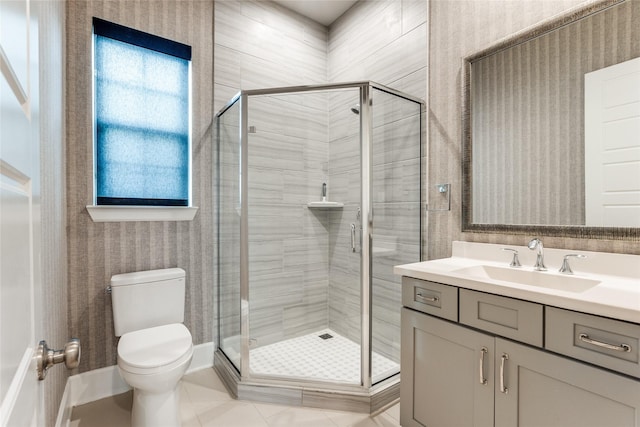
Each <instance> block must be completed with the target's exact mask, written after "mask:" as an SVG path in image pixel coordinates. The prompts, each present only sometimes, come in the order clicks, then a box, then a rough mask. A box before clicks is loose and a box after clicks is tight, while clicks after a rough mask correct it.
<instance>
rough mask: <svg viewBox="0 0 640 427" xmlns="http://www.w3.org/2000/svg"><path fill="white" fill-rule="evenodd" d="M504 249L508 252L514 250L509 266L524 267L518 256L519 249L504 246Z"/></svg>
mask: <svg viewBox="0 0 640 427" xmlns="http://www.w3.org/2000/svg"><path fill="white" fill-rule="evenodd" d="M502 250H503V251H507V252H513V258H512V259H511V263H510V264H509V267H522V264H520V259H519V258H518V251H517V250H515V249H511V248H502Z"/></svg>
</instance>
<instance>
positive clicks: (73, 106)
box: [66, 0, 216, 371]
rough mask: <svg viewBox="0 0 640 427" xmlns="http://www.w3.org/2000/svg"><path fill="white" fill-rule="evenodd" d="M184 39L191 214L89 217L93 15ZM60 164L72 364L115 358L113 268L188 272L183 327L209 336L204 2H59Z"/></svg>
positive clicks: (200, 338) (87, 366) (209, 52)
mask: <svg viewBox="0 0 640 427" xmlns="http://www.w3.org/2000/svg"><path fill="white" fill-rule="evenodd" d="M94 16H96V17H99V18H102V19H105V20H108V21H112V22H116V23H118V24H122V25H125V26H129V27H133V28H136V29H139V30H142V31H145V32H149V33H153V34H157V35H159V36H162V37H165V38H169V39H174V40H177V41H179V42H182V43H185V44H188V45H191V46H192V48H193V61H192V86H193V89H194V90H193V95H192V96H193V98H192V109H193V116H192V156H193V157H192V164H193V198H194V203H193V204H194V206H198V207H199V211H198V214H197V215H196V217H195V219H194V220H193V221H178V222H176V221H173V222H119V223H118V222H114V223H110V222H107V223H94V222H93V221H92V220H91V218H90V217H89V215H88V213H87V211H86V209H85V206H86V205H90V204H92V200H91V196H92V187H93V143H92V141H93V135H92V132H93V131H92V129H93V121H92V99H93V97H92V90H91V87H92V75H93V72H92V69H91V43H92V29H91V26H92V19H91V18H92V17H94ZM66 21H67V22H66V31H67V35H66V36H67V43H66V67H67V79H66V81H67V82H68V83H67V87H66V101H67V109H66V124H67V141H66V156H67V157H66V162H67V173H66V180H67V206H66V207H67V236H68V245H69V251H68V253H69V259H68V266H69V282H68V283H69V284H68V296H69V298H68V304H69V311H68V321H69V335H70V336H75V337H78V338H80V341H81V342H82V359H81V362H80V371H87V370H91V369H97V368H102V367H104V366H109V365H114V364H115V363H116V337H115V336H114V330H113V316H112V311H111V299H110V298H109V295H107V294H106V293H105V288H106V286H107V285H108V284H109V279H110V278H111V276H112V275H114V274H119V273H125V272H131V271H139V270H149V269H157V268H167V267H181V268H183V269H184V270H185V271H186V272H187V288H186V293H187V295H186V309H185V324H186V326H187V327H188V328H189V330H190V331H191V335H192V336H193V340H194V343H195V344H200V343H203V342H209V341H211V337H212V336H213V330H212V328H213V324H214V323H213V308H212V306H213V295H212V294H213V284H214V278H215V276H214V272H215V270H214V265H213V260H214V259H215V253H214V251H215V248H216V247H215V245H214V244H213V239H214V237H215V236H214V228H213V226H214V223H213V194H212V173H213V166H212V163H213V162H212V153H213V150H212V144H211V140H212V135H211V126H212V117H213V114H212V110H211V107H212V97H213V88H212V85H211V82H212V81H213V29H212V22H213V3H212V2H211V1H188V2H186V1H171V2H149V1H144V0H141V1H126V2H125V1H108V0H105V1H84V0H77V1H76V0H70V1H67V2H66Z"/></svg>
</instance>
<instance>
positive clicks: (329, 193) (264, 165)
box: [247, 88, 361, 384]
mask: <svg viewBox="0 0 640 427" xmlns="http://www.w3.org/2000/svg"><path fill="white" fill-rule="evenodd" d="M250 92H251V93H250V95H249V97H248V107H247V108H248V127H249V134H248V165H249V166H248V175H247V179H248V187H249V190H248V208H249V212H250V214H249V218H248V220H249V233H248V244H249V266H248V268H249V306H250V314H249V343H250V349H249V359H250V371H251V375H252V376H254V377H276V378H281V379H282V378H286V379H289V380H294V381H296V380H305V381H306V380H315V381H331V382H337V383H348V384H360V360H361V357H360V335H361V332H360V331H361V324H360V322H361V310H360V297H361V296H360V289H361V279H360V241H359V238H360V232H359V228H360V223H359V219H358V211H359V204H360V139H359V138H360V137H359V116H358V115H357V114H356V113H354V112H353V111H352V110H351V109H352V108H356V105H357V104H358V102H359V89H358V88H349V89H336V90H319V91H300V92H295V91H294V92H289V93H277V94H274V93H270V92H269V91H268V90H266V91H265V92H266V93H264V94H262V93H255V92H259V91H250ZM323 188H324V189H325V202H326V203H324V204H323V203H322V201H323ZM354 249H355V250H354Z"/></svg>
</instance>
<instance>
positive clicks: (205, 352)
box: [187, 341, 215, 374]
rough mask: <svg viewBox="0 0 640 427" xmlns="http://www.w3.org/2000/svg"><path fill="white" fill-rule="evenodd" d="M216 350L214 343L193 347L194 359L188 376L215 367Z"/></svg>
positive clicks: (188, 370)
mask: <svg viewBox="0 0 640 427" xmlns="http://www.w3.org/2000/svg"><path fill="white" fill-rule="evenodd" d="M214 350H215V348H214V345H213V341H211V342H206V343H204V344H198V345H194V346H193V358H191V364H190V365H189V368H188V369H187V374H190V373H191V372H195V371H199V370H201V369H206V368H212V367H213V352H214Z"/></svg>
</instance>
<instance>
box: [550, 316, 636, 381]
mask: <svg viewBox="0 0 640 427" xmlns="http://www.w3.org/2000/svg"><path fill="white" fill-rule="evenodd" d="M545 316H546V327H545V334H546V345H545V347H546V348H547V349H548V350H551V351H555V352H556V353H560V354H564V355H567V356H570V357H573V358H575V359H580V360H584V361H585V362H590V363H593V364H596V365H599V366H602V367H604V368H608V369H611V370H614V371H617V372H622V373H624V374H628V375H631V376H634V377H636V378H640V353H639V350H640V349H639V348H638V345H639V343H640V325H637V324H635V323H628V322H622V321H620V320H613V319H607V318H605V317H599V316H594V315H591V314H585V313H578V312H575V311H570V310H564V309H561V308H555V307H547V310H546V315H545Z"/></svg>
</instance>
